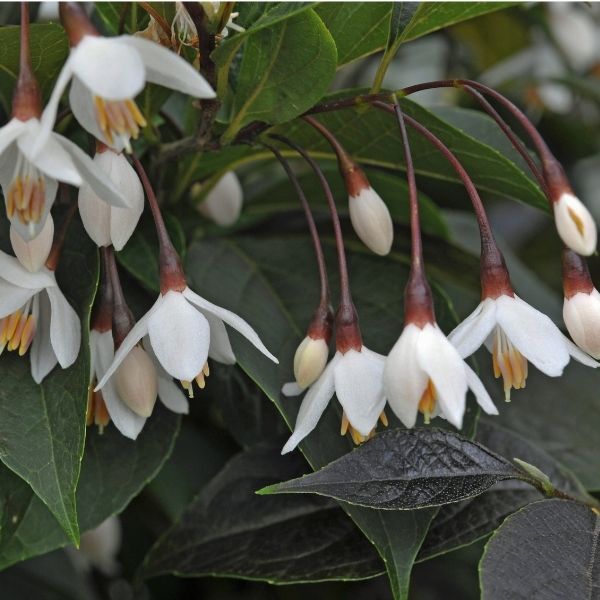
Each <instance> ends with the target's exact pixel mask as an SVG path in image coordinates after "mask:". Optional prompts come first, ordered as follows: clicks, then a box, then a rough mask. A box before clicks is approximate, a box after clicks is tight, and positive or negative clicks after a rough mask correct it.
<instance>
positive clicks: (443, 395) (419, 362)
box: [383, 322, 498, 429]
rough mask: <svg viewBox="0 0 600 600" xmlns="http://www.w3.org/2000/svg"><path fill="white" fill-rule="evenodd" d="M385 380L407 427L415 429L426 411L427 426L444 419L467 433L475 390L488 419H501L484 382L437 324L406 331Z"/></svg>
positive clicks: (387, 363)
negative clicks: (468, 408)
mask: <svg viewBox="0 0 600 600" xmlns="http://www.w3.org/2000/svg"><path fill="white" fill-rule="evenodd" d="M383 380H384V389H385V394H386V396H387V398H388V404H389V405H390V408H391V409H392V410H393V411H394V413H395V414H396V416H397V417H398V418H399V419H400V420H401V421H402V423H403V424H404V425H405V426H406V427H414V425H415V422H416V419H417V413H418V412H419V411H421V412H422V413H423V414H424V416H425V421H426V422H429V420H430V419H431V417H435V416H437V415H440V416H442V417H443V418H444V419H447V420H448V421H449V422H450V423H452V425H454V426H455V427H456V428H457V429H461V428H462V422H463V415H464V412H465V406H466V394H467V389H469V388H470V389H471V391H472V392H473V393H474V394H475V398H476V400H477V403H478V404H479V405H480V406H481V408H482V409H483V410H484V411H485V412H486V413H488V414H491V415H497V414H498V411H497V409H496V407H495V406H494V403H493V402H492V400H491V398H490V396H489V394H488V393H487V391H486V389H485V387H484V386H483V384H482V383H481V381H480V379H479V377H477V375H476V374H475V372H474V371H473V369H471V367H469V365H467V363H465V362H464V360H462V358H461V357H460V356H459V354H458V352H457V351H456V349H455V348H454V346H452V344H451V343H450V342H449V341H448V338H446V336H445V335H444V334H443V332H442V331H441V330H440V328H439V327H438V325H437V323H435V322H427V323H425V324H424V325H423V326H419V325H417V324H416V323H412V322H409V323H408V324H407V325H406V327H404V329H403V331H402V334H401V335H400V337H399V338H398V341H397V342H396V344H395V345H394V347H393V348H392V350H391V351H390V354H389V356H388V357H387V359H386V361H385V370H384V374H383Z"/></svg>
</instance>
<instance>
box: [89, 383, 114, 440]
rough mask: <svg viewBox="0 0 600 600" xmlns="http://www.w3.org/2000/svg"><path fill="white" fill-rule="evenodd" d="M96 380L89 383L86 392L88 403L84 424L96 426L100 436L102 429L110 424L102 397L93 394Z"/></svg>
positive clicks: (97, 393) (96, 393) (98, 394)
mask: <svg viewBox="0 0 600 600" xmlns="http://www.w3.org/2000/svg"><path fill="white" fill-rule="evenodd" d="M96 383H97V382H96V380H94V381H92V383H90V387H89V390H88V403H87V410H86V413H85V424H86V425H87V426H88V427H89V426H90V425H96V426H97V427H98V432H99V433H100V434H102V433H104V428H105V427H106V426H107V425H108V424H109V423H110V414H109V413H108V409H107V408H106V402H104V398H103V397H102V392H94V387H95V386H96Z"/></svg>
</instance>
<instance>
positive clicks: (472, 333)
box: [448, 298, 496, 358]
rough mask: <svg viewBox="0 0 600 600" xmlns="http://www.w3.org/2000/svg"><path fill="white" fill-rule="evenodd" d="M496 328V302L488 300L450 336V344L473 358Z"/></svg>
mask: <svg viewBox="0 0 600 600" xmlns="http://www.w3.org/2000/svg"><path fill="white" fill-rule="evenodd" d="M495 326H496V301H495V300H492V298H486V299H485V300H483V302H481V303H480V304H479V305H478V306H477V308H476V309H475V310H474V311H473V312H472V313H471V314H470V315H469V316H468V317H467V318H466V319H465V320H464V321H463V322H462V323H460V324H459V325H457V326H456V327H455V328H454V330H453V331H451V332H450V334H449V335H448V340H450V343H451V344H452V345H453V346H454V347H455V348H456V349H457V350H458V353H459V354H460V355H461V356H462V357H463V358H466V357H467V356H471V354H473V353H474V352H475V351H476V350H477V349H478V348H479V347H480V346H481V345H482V344H483V343H484V342H485V340H486V338H487V337H488V336H489V335H490V333H491V332H492V330H493V329H494V327H495Z"/></svg>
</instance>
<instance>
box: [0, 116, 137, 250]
mask: <svg viewBox="0 0 600 600" xmlns="http://www.w3.org/2000/svg"><path fill="white" fill-rule="evenodd" d="M43 118H44V117H42V119H43ZM59 181H62V182H64V183H68V184H70V185H74V186H80V185H81V184H82V183H83V182H84V181H85V182H86V184H87V185H89V186H90V187H91V188H92V189H93V190H94V191H95V192H96V193H97V194H98V195H100V196H101V197H102V198H104V199H105V200H106V202H109V203H110V204H112V205H114V206H128V205H129V202H128V200H127V198H126V197H124V196H123V195H122V194H121V193H120V192H119V191H118V190H117V189H116V188H115V186H114V185H113V184H112V183H111V182H110V181H108V180H107V178H106V175H105V173H104V172H102V171H101V170H100V169H99V168H98V167H97V166H96V165H95V164H94V163H93V161H92V159H91V158H90V157H89V156H88V155H87V154H85V152H83V150H81V148H79V146H76V145H75V144H74V143H73V142H71V141H69V140H68V139H66V138H65V137H63V136H62V135H59V134H57V133H54V132H51V131H48V132H45V133H44V132H43V127H42V125H41V123H40V121H39V120H38V119H37V118H30V119H28V120H27V121H21V120H19V119H17V118H13V119H11V120H10V121H9V122H8V123H7V124H6V125H4V127H2V128H0V186H2V191H3V193H4V198H5V202H6V211H7V214H8V218H9V219H10V221H11V224H12V226H13V227H14V228H15V229H16V231H17V233H18V234H19V235H20V236H21V237H22V238H23V239H24V240H30V239H32V238H35V237H37V235H38V234H39V233H40V231H41V230H42V228H43V227H44V224H45V223H46V218H47V216H48V214H49V212H50V208H51V207H52V204H53V203H54V199H55V197H56V191H57V188H58V182H59Z"/></svg>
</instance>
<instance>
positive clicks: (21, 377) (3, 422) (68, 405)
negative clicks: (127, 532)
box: [0, 225, 98, 542]
mask: <svg viewBox="0 0 600 600" xmlns="http://www.w3.org/2000/svg"><path fill="white" fill-rule="evenodd" d="M73 273H77V277H76V278H75V277H73V276H72V274H73ZM57 279H58V283H59V286H60V288H61V290H62V291H63V292H64V294H65V296H66V298H67V300H68V301H69V302H70V304H71V305H72V306H73V307H74V308H75V309H76V311H77V313H78V315H79V318H80V320H81V329H82V336H81V349H80V352H79V358H78V359H77V361H76V362H75V363H74V364H73V365H72V366H71V367H69V368H68V369H61V368H60V366H59V365H57V366H56V367H55V368H54V370H53V371H52V372H51V373H50V374H49V375H48V376H47V377H46V378H45V379H44V381H43V382H42V384H41V385H38V384H37V383H35V382H34V381H33V379H32V377H31V374H30V366H29V356H27V355H26V356H24V357H19V356H18V355H17V353H16V352H11V353H8V352H7V353H5V354H4V356H2V360H1V361H0V377H1V378H2V389H1V390H0V439H1V440H2V445H1V448H0V459H1V460H2V462H3V463H4V464H5V465H6V466H8V467H9V468H10V469H12V470H13V471H15V472H16V473H17V474H18V475H19V476H20V477H22V478H23V479H24V480H25V481H27V482H28V483H29V484H30V485H31V487H32V488H33V490H34V491H35V493H36V494H37V495H38V496H39V497H40V498H41V499H42V500H43V501H44V502H45V503H46V504H47V506H48V508H49V509H50V510H51V511H52V513H53V514H54V516H55V517H56V519H57V520H58V522H59V523H60V524H61V526H62V527H63V528H64V530H65V532H66V533H67V535H68V536H69V538H70V539H71V540H73V541H74V542H77V541H78V540H79V529H78V525H77V511H76V506H75V487H76V485H77V479H78V477H79V469H80V466H81V456H82V454H83V446H84V440H85V413H86V408H87V397H88V385H89V376H90V362H89V361H90V358H89V348H88V327H89V325H88V323H89V316H90V308H91V305H92V300H93V298H94V294H95V292H96V285H97V281H98V258H97V251H96V247H95V246H94V244H92V242H91V241H90V240H89V238H87V236H86V235H85V233H84V231H83V228H82V227H81V226H80V225H77V226H73V227H72V228H71V229H70V231H69V236H68V238H67V243H66V245H65V248H64V251H63V255H62V258H61V261H60V264H59V269H58V272H57ZM43 293H45V292H43ZM46 326H47V327H49V324H46ZM38 335H39V334H38Z"/></svg>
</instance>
